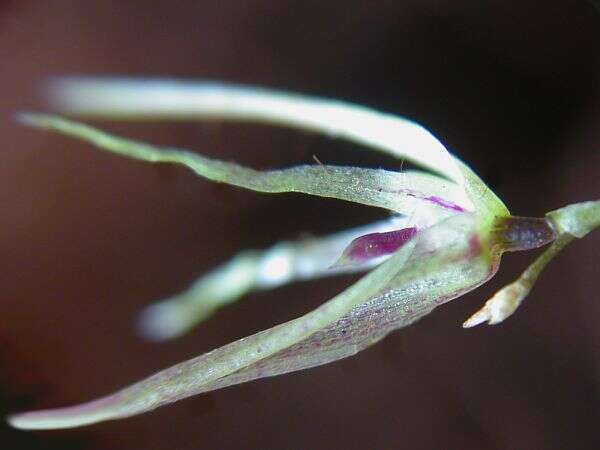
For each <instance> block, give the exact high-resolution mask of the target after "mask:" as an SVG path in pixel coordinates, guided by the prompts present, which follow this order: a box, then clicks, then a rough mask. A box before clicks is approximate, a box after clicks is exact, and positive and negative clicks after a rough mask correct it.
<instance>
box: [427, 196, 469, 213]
mask: <svg viewBox="0 0 600 450" xmlns="http://www.w3.org/2000/svg"><path fill="white" fill-rule="evenodd" d="M425 200H429V201H430V202H433V203H435V204H436V205H439V206H441V207H442V208H446V209H452V210H454V211H457V212H465V209H464V208H463V207H462V206H460V205H457V204H456V203H452V202H449V201H448V200H444V199H443V198H441V197H436V196H431V197H426V198H425Z"/></svg>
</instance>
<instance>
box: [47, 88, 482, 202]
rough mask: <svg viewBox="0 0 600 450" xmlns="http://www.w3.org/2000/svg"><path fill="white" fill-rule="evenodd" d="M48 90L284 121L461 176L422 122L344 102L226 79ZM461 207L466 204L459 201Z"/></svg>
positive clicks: (105, 111) (130, 108)
mask: <svg viewBox="0 0 600 450" xmlns="http://www.w3.org/2000/svg"><path fill="white" fill-rule="evenodd" d="M49 95H50V98H51V99H52V101H53V104H54V105H56V106H57V107H58V108H59V109H60V110H62V111H64V112H68V113H74V114H80V115H86V116H94V117H112V118H126V119H135V118H170V119H177V118H179V119H210V118H214V119H219V120H238V121H251V122H264V123H269V124H276V125H283V126H289V127H292V128H295V129H303V130H310V131H315V132H318V133H323V134H326V135H328V136H331V137H336V138H342V139H347V140H350V141H353V142H356V143H359V144H362V145H366V146H368V147H371V148H375V149H379V150H381V151H384V152H387V153H391V154H392V155H394V156H396V157H399V158H405V159H407V160H409V161H412V162H415V163H417V164H419V165H421V166H423V167H425V168H428V169H431V170H434V171H436V172H438V173H440V174H443V175H445V176H447V177H448V178H450V179H452V180H454V181H456V182H457V183H458V184H459V185H460V184H462V180H463V178H462V177H463V175H462V173H461V172H460V170H459V169H458V167H457V166H456V164H455V162H454V160H453V157H452V156H451V155H450V154H449V153H448V151H447V150H446V148H445V147H444V146H443V145H442V144H441V143H440V142H439V141H438V140H437V138H435V136H433V135H432V134H431V133H430V132H429V131H427V130H426V129H425V128H423V127H422V126H420V125H418V124H416V123H414V122H412V121H410V120H407V119H404V118H402V117H398V116H395V115H391V114H385V113H381V112H379V111H376V110H373V109H370V108H367V107H364V106H359V105H355V104H352V103H347V102H342V101H336V100H330V99H319V98H314V97H309V96H304V95H299V94H292V93H287V92H281V91H275V90H270V89H263V88H256V87H246V86H240V85H235V84H227V83H214V82H202V81H201V82H192V81H176V80H168V79H135V78H110V77H109V78H97V77H63V78H59V79H56V80H54V81H53V82H52V83H50V84H49ZM466 206H467V207H469V206H470V205H466Z"/></svg>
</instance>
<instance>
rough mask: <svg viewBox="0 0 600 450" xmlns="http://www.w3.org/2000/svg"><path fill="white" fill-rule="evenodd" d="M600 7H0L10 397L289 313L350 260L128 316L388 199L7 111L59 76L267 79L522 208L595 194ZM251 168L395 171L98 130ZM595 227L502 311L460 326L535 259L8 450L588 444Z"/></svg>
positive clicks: (111, 380)
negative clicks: (435, 158)
mask: <svg viewBox="0 0 600 450" xmlns="http://www.w3.org/2000/svg"><path fill="white" fill-rule="evenodd" d="M599 30H600V14H598V13H597V11H596V10H595V9H594V7H593V6H592V5H591V4H590V3H588V2H586V1H583V0H582V1H547V2H539V1H530V0H527V1H520V2H507V1H490V2H481V1H475V0H474V1H455V0H446V1H443V0H406V1H387V0H385V1H378V2H369V1H362V2H359V1H328V2H322V1H307V2H294V1H274V0H248V1H242V0H237V1H220V2H217V1H214V2H209V1H198V0H196V1H181V2H167V1H157V2H147V1H128V2H100V1H85V2H83V1H75V0H72V1H47V2H35V1H28V0H22V1H4V2H2V3H0V60H1V61H2V66H1V67H2V68H1V69H0V90H1V95H0V98H1V101H0V113H1V120H0V136H1V143H2V149H1V153H0V274H1V275H0V281H1V283H0V413H2V415H5V414H7V413H8V412H14V411H16V410H21V409H27V408H40V407H50V406H58V405H63V404H69V403H74V402H79V401H83V400H88V399H91V398H92V397H95V396H97V395H100V394H105V393H108V392H110V391H112V390H114V389H116V388H119V387H121V386H124V385H126V384H128V383H131V382H133V381H135V380H137V379H139V378H142V377H144V376H146V375H148V374H150V373H152V372H154V371H156V370H158V369H161V368H164V367H166V366H169V365H172V364H174V363H177V362H179V361H181V360H184V359H187V358H190V357H192V356H195V355H197V354H199V353H202V352H205V351H208V350H210V349H212V348H214V347H216V346H220V345H222V344H225V343H227V342H229V341H231V340H233V339H236V338H238V337H241V336H244V335H247V334H250V333H253V332H255V331H258V330H261V329H264V328H266V327H268V326H271V325H273V324H275V323H279V322H282V321H284V320H287V319H289V318H292V317H295V316H297V315H299V314H301V313H303V312H306V311H308V310H309V309H311V308H312V307H314V306H316V305H318V304H319V303H321V302H323V301H324V300H326V299H327V298H329V297H331V296H332V295H334V294H335V293H337V292H338V291H339V290H341V289H342V288H343V287H344V286H347V285H348V283H350V282H351V281H352V279H351V278H345V279H344V278H340V279H332V280H324V281H319V282H311V283H304V284H300V285H294V286H289V287H285V288H281V289H278V290H275V291H272V292H268V293H261V294H254V295H250V296H249V297H247V298H246V299H244V300H243V301H241V302H240V303H238V304H236V305H235V306H232V307H230V308H228V309H226V310H223V311H222V312H220V313H219V314H218V315H217V316H216V317H214V318H213V319H211V320H210V321H208V322H206V323H205V324H203V325H202V326H201V327H199V328H198V329H197V330H196V331H194V332H193V333H192V334H190V335H188V336H186V337H184V338H182V339H180V340H178V341H175V342H170V343H166V344H152V343H147V342H144V341H142V340H141V339H140V338H139V337H138V336H137V335H136V333H135V329H134V326H133V324H134V320H135V317H136V313H137V312H138V311H139V310H140V309H141V308H142V306H143V305H145V304H147V303H148V302H150V301H152V300H154V299H157V298H161V297H163V296H166V295H170V294H173V293H175V292H177V291H178V290H181V289H182V288H184V287H185V286H186V285H187V284H188V283H189V282H190V281H191V280H193V279H194V277H195V276H197V275H198V274H200V273H201V272H203V271H206V270H208V269H209V268H211V267H212V266H214V265H215V264H217V263H220V262H222V261H224V260H225V259H227V258H228V257H229V256H231V255H232V254H234V253H235V252H236V251H238V250H239V249H243V248H248V247H254V248H261V247H264V246H267V245H269V244H270V243H272V242H275V241H277V240H280V239H284V238H285V239H287V238H294V237H297V236H299V235H301V233H303V232H309V233H325V232H329V231H332V230H336V229H339V228H343V227H348V226H352V225H357V224H360V223H365V222H367V221H368V220H371V219H374V218H376V217H380V216H381V214H382V213H381V212H379V211H375V210H372V209H367V208H362V207H358V206H355V205H350V204H344V203H341V202H335V201H328V200H319V199H311V198H306V197H302V196H297V195H282V196H262V195H257V194H254V193H251V192H245V191H241V190H236V189H232V188H228V187H225V186H221V185H214V184H210V183H208V182H205V181H203V180H199V179H197V178H195V177H194V176H193V175H191V174H190V173H189V172H188V171H186V170H183V169H179V168H174V167H152V166H149V165H145V164H142V163H138V162H132V161H128V160H125V159H120V158H118V157H115V156H111V155H107V154H104V153H102V152H99V151H96V150H93V149H91V148H90V147H89V146H88V145H85V144H82V143H79V142H74V141H72V140H68V139H66V138H63V137H59V136H54V135H50V134H45V133H41V132H39V131H35V130H30V129H26V128H24V127H21V126H19V125H17V124H16V123H15V122H14V121H13V120H12V114H13V113H14V112H15V111H17V110H20V109H27V108H34V109H42V110H43V109H44V108H45V107H44V104H43V102H42V101H41V97H40V95H39V93H40V85H41V83H42V82H43V80H44V79H45V78H46V77H47V76H50V75H60V74H124V75H162V76H174V77H194V78H211V79H219V80H228V81H234V82H242V83H251V84H260V85H265V86H272V87H278V88H285V89H289V90H296V91H301V92H307V93H313V94H319V95H326V96H331V97H339V98H343V99H348V100H352V101H356V102H360V103H364V104H368V105H372V106H376V107H378V108H381V109H384V110H388V111H392V112H395V113H398V114H403V115H406V116H408V117H411V118H413V119H415V120H417V121H418V122H420V123H422V124H424V125H426V126H427V127H428V128H430V129H431V130H432V131H433V132H434V133H435V134H436V135H437V136H438V137H439V138H440V139H441V140H442V141H443V142H445V143H446V144H447V145H448V147H449V148H451V149H453V150H454V151H455V152H456V153H457V154H458V155H459V156H461V157H462V158H464V159H465V160H466V161H468V162H470V163H471V164H472V165H473V167H474V168H475V169H476V170H478V172H479V173H480V174H481V175H482V176H483V177H484V178H485V180H486V181H488V182H489V183H490V185H491V186H492V187H493V188H494V189H495V190H496V191H497V192H498V193H499V194H500V195H501V197H502V198H503V199H504V200H505V201H506V202H507V204H508V205H509V207H510V208H511V210H512V211H513V213H516V214H523V215H540V214H543V213H544V212H546V211H548V210H551V209H554V208H557V207H560V206H563V205H564V204H566V203H568V202H575V201H582V200H588V199H594V198H598V194H599V192H600V177H599V176H598V170H599V168H600V150H599V149H600V96H599V95H598V87H599V80H600V64H599V55H600V51H599V50H600V45H599V44H600V41H599V37H600V31H599ZM103 125H104V126H105V127H106V128H109V129H110V130H113V131H115V132H118V133H121V134H125V135H127V136H132V137H136V138H141V139H147V140H150V141H152V142H155V143H158V144H165V145H166V144H169V145H177V146H182V147H189V148H193V149H197V150H198V151H201V152H203V153H205V154H209V155H214V156H219V157H222V158H226V159H230V160H233V159H235V160H237V161H240V162H243V163H246V164H250V165H252V166H254V167H259V168H267V167H282V166H289V165H292V164H296V163H307V162H311V161H312V155H317V156H318V158H319V159H320V160H321V161H323V162H326V163H329V164H357V165H363V166H371V167H376V166H384V167H397V166H398V164H397V162H394V161H392V160H390V159H385V158H382V157H380V156H379V155H374V154H370V153H369V152H365V151H364V150H362V149H360V148H358V147H356V146H352V145H349V144H347V143H344V142H337V141H332V140H328V139H326V138H323V137H319V136H314V135H310V134H305V133H296V132H291V131H289V130H280V129H274V128H268V127H255V126H249V125H243V126H242V125H225V124H216V125H215V124H210V125H207V124H156V123H152V124H110V123H105V124H103ZM599 251H600V233H595V234H592V235H590V236H589V237H588V238H586V240H585V241H582V242H577V243H575V244H574V245H572V246H571V248H569V249H568V250H567V251H565V252H564V254H563V255H561V257H560V258H559V259H558V260H556V261H555V262H553V263H552V265H551V266H550V267H549V268H548V269H547V270H546V272H545V273H544V274H543V276H542V278H541V279H540V282H539V284H538V286H536V288H535V291H534V292H533V294H532V295H531V297H530V298H529V299H528V300H527V301H526V303H525V305H524V306H523V307H522V309H520V310H519V311H518V313H517V314H516V315H515V316H514V317H512V318H511V319H510V320H508V321H507V322H506V323H505V324H503V325H501V326H497V327H480V328H477V329H473V330H463V329H462V328H461V327H460V324H461V323H462V321H463V320H464V319H465V318H466V317H467V316H468V315H469V314H470V313H471V312H472V311H474V310H475V309H477V308H478V307H479V306H480V305H481V304H482V303H483V302H484V301H485V300H486V299H487V298H488V297H489V296H490V295H491V294H492V293H493V292H494V291H495V290H497V289H498V288H500V287H501V286H502V285H503V284H504V283H507V282H509V281H511V280H512V279H513V278H514V277H515V276H516V275H517V274H518V273H519V272H520V271H521V270H522V269H523V268H524V267H525V266H526V265H527V263H528V262H529V261H531V259H532V258H533V256H534V255H533V254H523V255H508V256H507V257H506V258H505V259H504V262H503V265H502V267H501V271H500V273H499V274H498V276H497V277H496V278H495V279H493V280H492V281H491V282H490V283H489V284H487V285H486V286H484V287H482V288H480V289H478V290H477V291H475V292H473V293H471V294H470V295H467V296H465V297H463V298H461V299H459V300H456V301H454V302H451V303H449V304H447V305H444V306H443V307H440V308H439V309H438V310H436V311H435V313H434V314H432V315H430V316H428V317H427V318H425V319H423V320H422V321H420V322H419V323H417V324H416V325H414V326H412V327H410V328H408V329H406V330H403V331H401V332H397V333H395V334H393V335H391V336H389V337H388V338H387V339H385V340H384V341H383V342H381V343H379V344H378V345H376V346H375V347H372V348H371V349H369V350H367V351H365V352H364V353H362V354H360V355H358V356H356V357H355V358H352V359H348V360H344V361H341V362H338V363H335V364H332V365H328V366H324V367H321V368H317V369H313V370H309V371H305V372H301V373H296V374H291V375H287V376H283V377H277V378H272V379H266V380H260V381H258V382H254V383H249V384H246V385H242V386H236V387H232V388H228V389H225V390H222V391H217V392H213V393H209V394H207V395H203V396H199V397H195V398H192V399H188V400H185V401H182V402H180V403H177V404H175V405H172V406H169V407H165V408H162V409H159V410H158V411H155V412H153V413H150V414H146V415H143V416H140V417H136V418H132V419H128V420H123V421H119V422H109V423H104V424H99V425H95V426H91V427H87V428H83V429H80V430H66V431H55V432H29V433H26V432H19V431H15V430H11V429H9V428H8V427H6V426H5V425H0V447H1V448H3V449H54V448H61V449H113V450H121V449H144V450H154V449H157V450H158V449H180V450H186V449H221V450H225V449H242V448H243V449H331V448H339V449H398V448H406V449H415V450H417V449H465V450H466V449H498V450H504V449H544V450H546V449H547V450H550V449H594V448H600V433H599V431H598V423H599V418H600V412H599V409H600V401H599V397H600V395H599V393H600V327H599V326H598V323H599V321H600V294H598V292H599V290H600V269H599V268H598V267H599V259H598V252H599Z"/></svg>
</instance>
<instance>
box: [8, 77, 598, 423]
mask: <svg viewBox="0 0 600 450" xmlns="http://www.w3.org/2000/svg"><path fill="white" fill-rule="evenodd" d="M49 92H50V94H51V100H52V101H53V103H54V104H55V105H56V106H57V107H58V108H59V109H60V110H62V111H64V112H67V113H71V114H76V115H80V116H87V117H113V118H114V117H117V118H124V119H136V118H140V117H157V118H162V117H171V118H178V119H183V118H185V119H211V118H218V119H220V120H243V121H253V122H263V123H269V124H274V125H281V126H288V127H293V128H296V129H303V130H310V131H313V132H319V133H323V134H326V135H328V136H331V137H338V138H343V139H347V140H351V141H353V142H355V143H358V144H361V145H363V146H365V147H368V148H371V149H374V150H378V151H381V152H384V153H389V154H392V155H393V156H395V157H397V158H402V159H406V160H409V161H411V162H413V163H415V164H417V165H419V166H421V167H422V168H424V169H426V170H427V171H428V172H426V171H422V170H410V171H400V172H395V171H388V170H381V169H364V168H357V167H338V166H328V165H322V164H319V165H303V166H296V167H291V168H288V169H280V170H270V171H257V170H254V169H251V168H247V167H243V166H240V165H237V164H234V163H229V162H225V161H220V160H215V159H210V158H207V157H204V156H201V155H198V154H196V153H193V152H190V151H187V150H181V149H173V148H159V147H156V146H152V145H149V144H145V143H140V142H135V141H131V140H127V139H123V138H119V137H116V136H113V135H110V134H107V133H105V132H103V131H100V130H98V129H95V128H92V127H90V126H87V125H84V124H82V123H79V122H74V121H71V120H67V119H64V118H62V117H58V116H51V115H43V114H22V115H20V119H21V121H23V122H24V123H27V124H29V125H32V126H36V127H39V128H45V129H49V130H53V131H56V132H59V133H62V134H65V135H69V136H73V137H76V138H80V139H83V140H86V141H88V142H90V143H92V144H94V145H96V146H98V147H100V148H102V149H104V150H107V151H110V152H113V153H116V154H120V155H123V156H126V157H129V158H134V159H139V160H143V161H148V162H155V163H162V162H167V163H174V164H180V165H183V166H186V167H188V168H189V169H191V170H193V171H194V172H195V173H197V174H198V175H200V176H201V177H203V178H206V179H209V180H212V181H215V182H222V183H227V184H230V185H233V186H238V187H242V188H245V189H251V190H254V191H258V192H264V193H280V192H300V193H305V194H309V195H315V196H322V197H331V198H336V199H340V200H345V201H350V202H355V203H361V204H365V205H369V206H374V207H379V208H384V209H386V210H389V211H391V212H392V213H393V214H394V215H393V216H392V217H391V218H390V219H388V220H384V221H380V222H377V223H374V224H371V225H368V226H365V227H361V228H357V229H352V230H347V231H342V232H340V233H337V234H334V235H331V236H325V237H319V238H313V239H308V240H301V241H298V242H284V243H279V244H277V245H275V246H274V247H272V248H271V249H267V250H265V251H245V252H242V253H240V254H239V255H237V256H235V257H234V258H233V259H232V260H231V261H230V262H228V263H226V264H224V265H223V266H221V267H218V268H216V269H215V270H214V271H212V272H210V273H208V274H206V275H204V276H203V277H201V278H200V279H199V280H198V281H196V282H195V283H194V284H193V285H192V286H191V287H190V288H189V289H188V290H187V291H185V292H183V293H182V294H180V295H178V296H176V297H174V298H171V299H167V300H163V301H161V302H158V303H156V304H154V305H152V306H150V307H149V308H148V309H146V310H145V311H144V313H143V314H142V316H141V320H140V323H141V329H142V331H143V333H144V334H145V335H146V336H147V337H150V338H152V339H156V340H161V339H169V338H173V337H176V336H178V335H180V334H182V333H184V332H186V331H187V330H189V329H190V328H191V327H192V326H194V325H195V324H197V323H198V322H200V321H201V320H203V319H205V318H206V317H208V316H209V315H210V314H212V313H213V312H214V311H216V310H217V309H218V308H220V307H222V306H223V305H225V304H228V303H231V302H233V301H235V300H237V299H238V298H240V297H241V296H242V295H243V294H245V293H246V292H248V291H250V290H252V289H267V288H273V287H276V286H279V285H281V284H284V283H288V282H291V281H295V280H302V279H309V278H315V277H319V276H327V275H332V274H336V273H342V272H349V271H365V270H370V272H369V273H367V274H366V275H365V276H364V277H363V278H361V279H360V280H359V281H358V282H356V283H355V284H354V285H352V286H350V287H348V288H347V289H346V290H344V291H343V292H341V293H340V294H338V295H337V296H335V297H334V298H332V299H331V300H329V301H327V302H325V303H324V304H322V305H321V306H320V307H318V308H317V309H315V310H313V311H311V312H309V313H307V314H305V315H303V316H301V317H299V318H296V319H294V320H291V321H289V322H286V323H283V324H280V325H277V326H274V327H273V328H270V329H268V330H265V331H262V332H259V333H257V334H254V335H252V336H249V337H246V338H243V339H240V340H238V341H235V342H232V343H230V344H228V345H225V346H224V347H221V348H218V349H216V350H213V351H211V352H209V353H206V354H204V355H201V356H199V357H197V358H194V359H191V360H189V361H186V362H183V363H181V364H178V365H176V366H173V367H171V368H169V369H166V370H163V371H161V372H159V373H157V374H155V375H153V376H151V377H149V378H147V379H145V380H142V381H140V382H138V383H135V384H133V385H131V386H129V387H127V388H125V389H122V390H120V391H118V392H116V393H114V394H112V395H108V396H106V397H103V398H100V399H98V400H94V401H91V402H88V403H84V404H82V405H77V406H72V407H66V408H58V409H51V410H46V411H35V412H27V413H21V414H16V415H13V416H11V417H9V419H8V420H9V422H10V423H11V424H12V425H13V426H15V427H19V428H68V427H75V426H81V425H86V424H91V423H95V422H99V421H103V420H109V419H117V418H122V417H127V416H132V415H135V414H140V413H143V412H146V411H149V410H152V409H154V408H156V407H158V406H161V405H163V404H166V403H170V402H174V401H177V400H180V399H182V398H185V397H189V396H191V395H195V394H199V393H202V392H207V391H211V390H215V389H219V388H222V387H225V386H230V385H234V384H238V383H242V382H246V381H250V380H254V379H258V378H262V377H267V376H274V375H278V374H283V373H287V372H291V371H295V370H301V369H306V368H309V367H314V366H318V365H321V364H325V363H328V362H332V361H335V360H337V359H340V358H344V357H347V356H351V355H353V354H355V353H357V352H359V351H360V350H362V349H364V348H366V347H368V346H370V345H372V344H374V343H375V342H377V341H379V340H380V339H382V338H383V337H385V336H386V335H387V334H388V333H390V332H391V331H393V330H396V329H399V328H402V327H404V326H407V325H409V324H411V323H413V322H414V321H416V320H418V319H419V318H421V317H423V316H425V315H427V314H429V313H430V312H431V311H432V310H433V309H434V308H435V307H436V306H438V305H440V304H442V303H445V302H447V301H449V300H451V299H454V298H456V297H459V296H461V295H462V294H464V293H466V292H468V291H470V290H472V289H475V288H476V287H478V286H479V285H481V284H482V283H484V282H486V281H487V280H489V279H490V278H491V277H492V276H493V275H494V274H495V272H496V270H497V269H498V266H499V263H500V258H501V256H502V254H503V253H504V252H506V251H516V250H528V249H532V248H537V247H540V246H542V245H545V244H548V243H552V244H551V245H550V247H549V248H548V249H547V250H546V252H544V253H543V254H542V255H541V256H540V257H539V258H538V259H537V260H536V261H535V262H534V263H533V264H532V265H531V266H530V267H529V268H528V269H527V270H526V271H525V272H524V273H523V275H522V276H521V277H520V278H519V279H518V280H517V281H516V282H514V283H512V284H511V285H509V286H507V287H506V288H504V289H502V290H501V291H499V292H498V293H497V294H496V295H495V296H494V297H493V298H492V299H491V300H489V301H488V302H487V303H486V304H485V305H484V307H483V308H482V309H481V310H480V311H478V312H477V313H475V314H474V315H473V316H472V317H471V318H470V319H469V320H467V321H466V322H465V324H464V326H465V327H469V326H473V325H476V324H479V323H482V322H484V321H487V322H489V323H498V322H500V321H502V320H504V319H505V318H506V317H508V316H509V315H510V314H512V313H513V312H514V311H515V310H516V308H517V307H518V306H519V304H520V303H521V302H522V300H523V298H524V297H525V295H527V293H528V292H529V291H530V290H531V288H532V286H533V284H534V282H535V280H536V278H537V276H538V275H539V273H540V272H541V270H542V269H543V267H544V266H545V264H547V262H548V261H550V260H551V259H552V258H553V257H554V256H555V255H556V254H557V253H558V252H559V251H560V250H561V249H562V248H563V247H564V246H565V245H566V244H568V243H569V242H570V241H571V240H572V239H573V238H574V237H583V236H584V235H585V234H586V233H587V232H589V231H591V230H592V229H594V228H595V227H597V226H599V225H600V202H599V201H595V202H585V203H580V204H576V205H570V206H568V207H566V208H562V209H560V210H557V211H554V212H551V213H549V214H548V215H547V216H546V217H544V218H524V217H514V216H511V215H510V213H509V211H508V209H507V208H506V206H505V205H504V204H503V203H502V201H501V200H500V199H499V198H498V197H497V196H496V195H495V194H494V193H493V192H492V191H491V190H490V189H489V188H488V187H487V186H486V185H485V183H484V182H483V181H482V180H481V179H480V178H479V177H478V176H477V175H476V174H475V173H474V172H473V171H472V170H471V169H470V168H469V167H468V166H467V165H466V164H464V163H463V162H462V161H460V160H459V159H458V158H456V157H455V156H453V155H451V154H450V153H449V152H448V151H447V150H446V148H445V147H444V146H443V145H442V144H441V143H440V142H439V141H438V140H437V139H436V138H435V137H434V136H432V135H431V133H429V132H428V131H427V130H426V129H424V128H423V127H421V126H419V125H417V124H415V123H413V122H411V121H409V120H406V119H404V118H401V117H397V116H394V115H390V114H384V113H381V112H377V111H374V110H372V109H369V108H365V107H362V106H358V105H353V104H349V103H344V102H339V101H334V100H322V99H315V98H310V97H305V96H301V95H297V94H289V93H281V92H275V91H270V90H266V89H259V88H249V87H242V86H235V85H227V84H220V83H206V82H199V83H187V82H176V81H169V80H135V79H115V78H108V79H102V78H63V79H59V80H56V81H54V82H53V83H52V84H51V87H50V91H49Z"/></svg>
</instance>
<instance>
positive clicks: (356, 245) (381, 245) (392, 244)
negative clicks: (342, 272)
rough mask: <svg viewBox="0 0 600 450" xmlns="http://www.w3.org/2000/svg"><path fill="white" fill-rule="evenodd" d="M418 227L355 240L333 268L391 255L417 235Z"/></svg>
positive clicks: (369, 235) (370, 235)
mask: <svg viewBox="0 0 600 450" xmlns="http://www.w3.org/2000/svg"><path fill="white" fill-rule="evenodd" d="M417 231H418V230H417V227H410V228H402V229H401V230H394V231H388V232H385V233H371V234H366V235H364V236H361V237H359V238H356V239H354V240H353V241H352V242H351V243H350V245H348V247H346V249H345V250H344V252H343V253H342V256H341V257H340V259H339V260H338V261H337V262H336V263H335V264H334V265H333V267H344V266H351V265H355V264H356V265H359V264H363V263H366V262H368V261H370V260H373V259H376V258H380V257H382V256H386V255H390V254H392V253H394V252H395V251H396V250H398V249H399V248H400V247H402V245H403V244H405V243H406V242H407V241H409V240H410V239H412V238H413V237H414V236H415V234H417Z"/></svg>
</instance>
